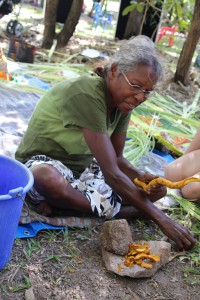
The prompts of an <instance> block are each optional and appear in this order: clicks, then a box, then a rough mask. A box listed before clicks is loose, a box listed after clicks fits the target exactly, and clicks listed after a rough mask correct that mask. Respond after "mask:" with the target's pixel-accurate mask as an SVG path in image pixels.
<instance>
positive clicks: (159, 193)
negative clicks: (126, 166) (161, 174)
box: [138, 173, 167, 201]
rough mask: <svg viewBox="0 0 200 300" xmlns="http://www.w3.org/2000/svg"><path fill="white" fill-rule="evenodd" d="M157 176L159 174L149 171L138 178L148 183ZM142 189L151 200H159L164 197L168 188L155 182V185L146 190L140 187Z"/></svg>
mask: <svg viewBox="0 0 200 300" xmlns="http://www.w3.org/2000/svg"><path fill="white" fill-rule="evenodd" d="M155 178H158V176H155V175H152V174H148V173H144V174H142V175H141V176H140V177H139V178H138V179H139V180H140V181H143V182H145V183H146V184H148V183H149V182H150V181H151V180H153V179H155ZM140 190H141V191H142V192H143V193H145V194H147V196H148V198H149V199H150V200H151V201H157V200H159V199H161V198H163V197H164V196H165V195H166V193H167V188H166V187H165V186H162V185H160V184H155V185H152V186H150V187H149V188H148V189H147V191H144V190H143V189H142V188H140Z"/></svg>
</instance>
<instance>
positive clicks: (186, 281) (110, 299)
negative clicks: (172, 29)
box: [0, 25, 200, 300]
mask: <svg viewBox="0 0 200 300" xmlns="http://www.w3.org/2000/svg"><path fill="white" fill-rule="evenodd" d="M80 27H81V25H80ZM31 38H32V37H31ZM100 42H101V43H99V44H98V48H99V49H100V50H101V49H102V51H103V50H104V52H105V50H106V51H107V52H109V49H110V51H111V49H112V46H113V42H112V41H105V42H103V43H102V40H100ZM37 43H38V41H37ZM88 43H92V41H89V39H88ZM95 43H96V41H95ZM78 45H79V47H80V38H79V37H73V38H72V39H71V41H70V43H69V45H68V46H67V47H66V53H67V52H68V53H70V51H71V49H72V48H74V49H75V48H76V47H75V46H77V47H78ZM72 46H73V47H72ZM163 60H164V61H165V62H168V60H172V58H171V57H168V56H167V55H163ZM174 60H176V59H174ZM194 72H197V70H194ZM197 73H198V72H197ZM172 76H173V72H172V71H170V70H167V71H166V77H165V80H164V81H163V82H162V83H160V84H159V85H158V87H157V89H158V91H160V92H161V94H162V93H163V94H168V95H171V96H172V97H174V98H175V99H176V100H178V101H182V102H183V101H185V102H186V103H188V104H190V103H191V102H192V100H193V99H194V95H195V92H196V91H197V90H198V88H199V86H198V85H197V84H195V83H194V82H193V83H192V84H191V85H190V86H189V87H187V88H185V87H182V86H181V85H176V84H174V83H173V82H172V81H171V78H172ZM129 224H130V226H131V230H132V232H133V234H134V236H135V237H136V238H137V239H145V240H151V239H152V240H162V239H165V237H164V236H163V235H162V233H161V232H160V230H159V229H158V227H157V226H156V225H155V224H154V223H153V222H147V221H144V220H135V221H129ZM100 229H101V225H100V226H97V227H95V228H92V229H69V230H67V229H66V230H65V231H63V230H61V231H43V232H40V233H38V235H37V236H36V237H34V238H29V239H16V240H15V243H14V246H13V250H12V255H11V259H10V261H9V263H8V264H7V265H6V267H5V268H4V269H3V270H1V271H0V300H23V299H26V300H33V299H35V300H95V299H98V300H180V299H181V300H199V299H200V292H199V283H200V277H199V275H197V276H196V277H195V280H194V278H193V277H190V275H187V272H186V270H187V269H189V268H191V267H193V260H192V259H190V258H189V256H188V255H187V254H186V253H179V252H177V251H175V249H174V248H173V245H172V256H173V255H174V254H176V255H177V257H175V258H174V259H172V260H171V261H170V262H169V263H168V264H167V265H166V266H164V267H163V268H162V269H161V270H159V271H158V272H157V273H156V274H155V276H154V277H152V278H148V279H131V278H127V277H121V276H118V275H115V274H113V273H110V272H108V271H107V270H106V269H105V266H104V263H103V261H102V256H101V246H100V241H99V231H100ZM198 253H199V252H198ZM194 255H196V254H194ZM197 255H199V254H197ZM199 274H200V270H199ZM31 287H32V291H33V294H34V297H35V298H33V295H32V298H31V291H30V288H31ZM27 291H28V292H27Z"/></svg>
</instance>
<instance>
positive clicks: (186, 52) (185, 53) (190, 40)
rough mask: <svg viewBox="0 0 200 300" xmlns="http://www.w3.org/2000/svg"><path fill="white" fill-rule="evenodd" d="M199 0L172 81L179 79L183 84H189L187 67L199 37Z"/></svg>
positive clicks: (189, 64) (188, 67)
mask: <svg viewBox="0 0 200 300" xmlns="http://www.w3.org/2000/svg"><path fill="white" fill-rule="evenodd" d="M199 16H200V0H196V2H195V7H194V14H193V18H192V22H191V26H190V29H189V32H188V36H187V38H186V40H185V43H184V45H183V49H182V51H181V54H180V57H179V60H178V64H177V68H176V72H175V75H174V81H175V82H178V81H180V82H181V83H182V84H183V85H188V84H189V69H190V66H191V63H192V58H193V55H194V52H195V49H196V46H197V44H198V41H199V38H200V20H199Z"/></svg>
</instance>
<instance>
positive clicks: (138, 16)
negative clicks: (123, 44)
mask: <svg viewBox="0 0 200 300" xmlns="http://www.w3.org/2000/svg"><path fill="white" fill-rule="evenodd" d="M140 2H143V0H138V1H137V3H140ZM142 15H143V13H140V12H138V10H137V9H134V10H133V11H131V12H130V13H129V16H128V21H127V24H126V29H125V33H124V38H125V39H127V38H129V37H131V36H132V35H138V34H139V31H140V24H141V21H142Z"/></svg>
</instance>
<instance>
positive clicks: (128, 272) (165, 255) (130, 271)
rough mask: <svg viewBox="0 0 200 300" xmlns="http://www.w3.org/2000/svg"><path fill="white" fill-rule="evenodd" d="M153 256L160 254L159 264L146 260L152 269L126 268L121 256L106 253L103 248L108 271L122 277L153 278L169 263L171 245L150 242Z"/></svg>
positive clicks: (137, 266)
mask: <svg viewBox="0 0 200 300" xmlns="http://www.w3.org/2000/svg"><path fill="white" fill-rule="evenodd" d="M143 243H145V241H139V242H138V241H137V242H135V241H134V244H143ZM148 243H149V246H150V250H151V254H154V255H156V254H160V261H159V262H152V261H149V260H147V259H146V260H144V261H145V262H150V263H151V264H152V269H146V268H142V267H140V266H139V265H134V266H133V267H126V266H125V265H124V261H125V258H124V256H121V255H116V254H113V253H111V252H108V251H106V250H105V249H104V248H102V257H103V261H104V263H105V266H106V268H107V270H109V271H111V272H113V273H116V274H118V275H120V276H129V277H132V278H142V277H143V278H144V277H152V276H153V275H154V274H155V273H156V272H157V271H158V270H159V269H160V268H161V267H163V266H164V265H165V264H167V263H168V262H169V257H170V251H171V244H170V243H167V242H164V241H148ZM119 264H120V267H121V268H120V269H121V270H120V272H119V271H118V269H119V268H118V265H119Z"/></svg>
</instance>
